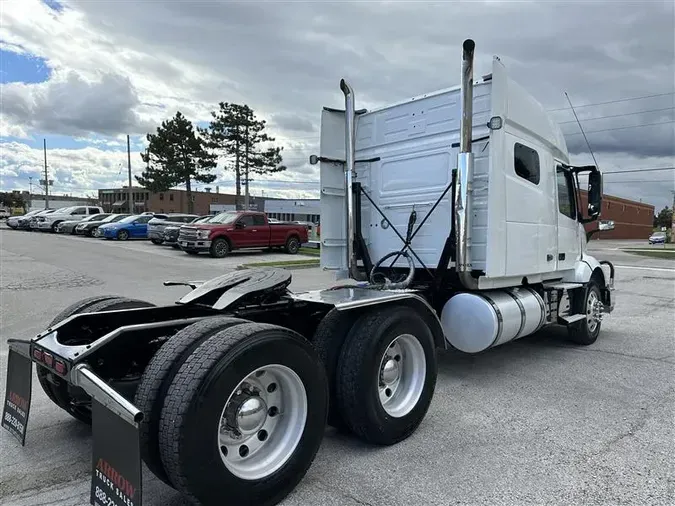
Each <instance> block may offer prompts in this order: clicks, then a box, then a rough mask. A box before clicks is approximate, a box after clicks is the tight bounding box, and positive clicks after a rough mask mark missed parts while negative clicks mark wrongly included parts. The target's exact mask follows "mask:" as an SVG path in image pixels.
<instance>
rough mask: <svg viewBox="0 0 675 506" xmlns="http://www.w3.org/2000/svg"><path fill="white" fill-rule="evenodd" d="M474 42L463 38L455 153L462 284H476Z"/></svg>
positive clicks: (459, 261) (459, 272)
mask: <svg viewBox="0 0 675 506" xmlns="http://www.w3.org/2000/svg"><path fill="white" fill-rule="evenodd" d="M475 47H476V44H475V43H474V41H473V40H471V39H467V40H465V41H464V43H463V45H462V81H461V91H460V96H461V100H460V102H461V108H462V109H461V111H462V114H461V125H460V143H459V154H458V155H457V189H456V192H455V202H454V205H455V230H456V238H457V244H456V252H457V261H456V263H455V270H456V272H457V274H458V276H459V279H460V281H461V282H462V284H463V285H464V286H465V287H466V288H474V289H475V288H477V287H478V284H477V282H476V280H475V279H474V278H473V277H472V276H471V270H472V266H471V249H470V248H471V192H472V181H473V153H472V152H471V137H472V134H473V55H474V49H475Z"/></svg>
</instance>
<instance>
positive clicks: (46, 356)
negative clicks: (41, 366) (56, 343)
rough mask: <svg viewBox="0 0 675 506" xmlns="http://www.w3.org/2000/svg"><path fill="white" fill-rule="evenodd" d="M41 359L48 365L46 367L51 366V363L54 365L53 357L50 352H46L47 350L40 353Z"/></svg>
mask: <svg viewBox="0 0 675 506" xmlns="http://www.w3.org/2000/svg"><path fill="white" fill-rule="evenodd" d="M42 361H43V362H44V363H45V365H46V366H48V367H53V365H54V357H53V356H52V355H51V354H49V353H47V352H44V353H43V354H42Z"/></svg>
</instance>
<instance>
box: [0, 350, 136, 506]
mask: <svg viewBox="0 0 675 506" xmlns="http://www.w3.org/2000/svg"><path fill="white" fill-rule="evenodd" d="M22 344H23V343H22ZM10 345H11V346H10V349H9V355H8V358H7V382H6V383H7V384H6V392H5V404H4V408H3V412H2V427H3V428H4V429H6V430H7V431H8V432H9V433H10V434H12V435H13V436H14V437H15V438H17V439H18V440H19V442H20V443H21V445H22V446H25V443H26V428H27V425H28V415H29V412H30V404H31V388H32V377H33V362H32V361H31V360H30V359H29V358H28V356H29V355H28V353H27V350H28V347H27V346H22V348H25V349H22V351H25V352H26V353H25V354H24V353H21V352H19V351H16V350H15V349H13V348H12V346H14V345H19V341H15V342H13V343H10ZM26 355H28V356H26ZM76 374H77V375H78V381H77V382H78V383H80V384H81V386H82V387H83V388H84V389H85V391H87V393H88V394H89V395H91V396H92V435H93V444H92V466H91V469H92V477H91V495H90V504H92V505H94V506H142V502H143V499H142V487H141V485H142V474H141V466H142V464H141V445H140V432H139V428H138V422H139V421H140V418H142V416H139V413H137V412H130V410H129V408H132V407H133V406H131V405H128V406H122V407H121V409H120V408H119V407H118V406H120V404H119V401H118V400H116V399H115V397H117V396H118V394H117V393H116V392H114V391H113V390H111V389H109V387H107V385H105V383H103V380H101V379H100V378H99V377H98V376H95V375H94V374H93V372H91V371H90V370H88V369H79V370H77V371H76ZM101 387H102V388H101ZM104 390H105V391H107V392H109V394H108V395H107V394H106V393H105V392H104ZM104 403H105V404H107V405H109V406H110V407H111V408H113V409H115V408H116V407H118V408H117V411H118V412H119V413H121V414H124V415H126V416H120V414H118V413H116V412H114V411H113V410H111V409H109V408H108V407H106V406H105V405H104ZM134 409H135V408H134ZM136 411H137V410H136Z"/></svg>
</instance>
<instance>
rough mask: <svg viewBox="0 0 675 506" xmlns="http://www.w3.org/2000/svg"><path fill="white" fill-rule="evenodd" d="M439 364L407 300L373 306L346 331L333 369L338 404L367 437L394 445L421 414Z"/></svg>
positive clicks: (429, 334)
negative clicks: (373, 307)
mask: <svg viewBox="0 0 675 506" xmlns="http://www.w3.org/2000/svg"><path fill="white" fill-rule="evenodd" d="M437 373H438V369H437V363H436V348H435V344H434V337H433V334H432V332H431V329H430V328H429V326H428V325H427V324H426V322H425V321H424V319H423V318H422V317H421V316H420V315H419V314H418V313H417V312H416V311H414V310H413V309H411V308H409V307H406V306H394V307H392V306H385V307H380V308H376V309H374V310H372V311H369V312H367V313H365V314H364V315H363V316H361V317H360V318H359V319H358V320H357V321H356V323H355V324H354V326H353V327H352V328H351V330H350V331H349V333H348V335H347V338H346V340H345V343H344V345H343V346H342V351H341V352H340V358H339V360H338V366H337V370H336V397H337V407H338V409H339V410H340V412H341V413H342V417H343V418H344V421H345V423H346V424H347V425H348V426H349V428H350V429H351V431H352V432H353V433H354V434H356V435H357V436H358V437H360V438H361V439H363V440H364V441H366V442H369V443H374V444H378V445H392V444H396V443H398V442H400V441H403V440H404V439H406V438H407V437H409V436H410V435H411V434H412V433H413V432H414V431H415V430H416V429H417V427H418V426H419V424H420V423H421V422H422V420H423V419H424V417H425V415H426V413H427V410H428V409H429V405H430V403H431V399H432V397H433V394H434V389H435V387H436V377H437Z"/></svg>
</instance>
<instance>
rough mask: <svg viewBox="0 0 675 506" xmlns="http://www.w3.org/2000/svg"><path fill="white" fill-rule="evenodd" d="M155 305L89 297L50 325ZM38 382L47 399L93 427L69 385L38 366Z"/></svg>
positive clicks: (111, 296) (118, 298)
mask: <svg viewBox="0 0 675 506" xmlns="http://www.w3.org/2000/svg"><path fill="white" fill-rule="evenodd" d="M153 306H154V304H151V303H149V302H145V301H142V300H137V299H128V298H126V297H119V296H116V295H100V296H97V297H89V298H87V299H83V300H81V301H78V302H76V303H74V304H71V305H70V306H68V307H67V308H66V309H64V310H63V311H61V312H60V313H59V314H57V315H56V316H55V317H54V319H53V320H52V321H51V323H50V324H49V327H53V326H54V325H56V324H57V323H59V322H62V321H63V320H65V319H66V318H69V317H71V316H73V315H76V314H80V313H96V312H98V311H110V310H113V309H130V308H136V307H139V308H140V307H153ZM35 372H36V373H37V378H38V382H39V383H40V386H41V387H42V390H44V392H45V394H47V397H49V399H50V400H51V401H52V402H53V403H54V404H56V405H57V406H59V407H60V408H61V409H63V410H65V411H67V412H68V413H70V415H71V416H72V417H73V418H75V419H77V420H79V421H81V422H84V423H86V424H88V425H91V411H90V410H89V409H86V408H80V407H77V406H73V405H72V404H71V400H72V396H71V395H70V393H69V391H68V384H67V383H66V382H65V381H64V380H62V379H61V378H58V377H57V376H55V375H53V374H52V373H51V372H49V370H48V369H46V368H44V367H41V366H39V365H38V366H37V367H36V371H35Z"/></svg>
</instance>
